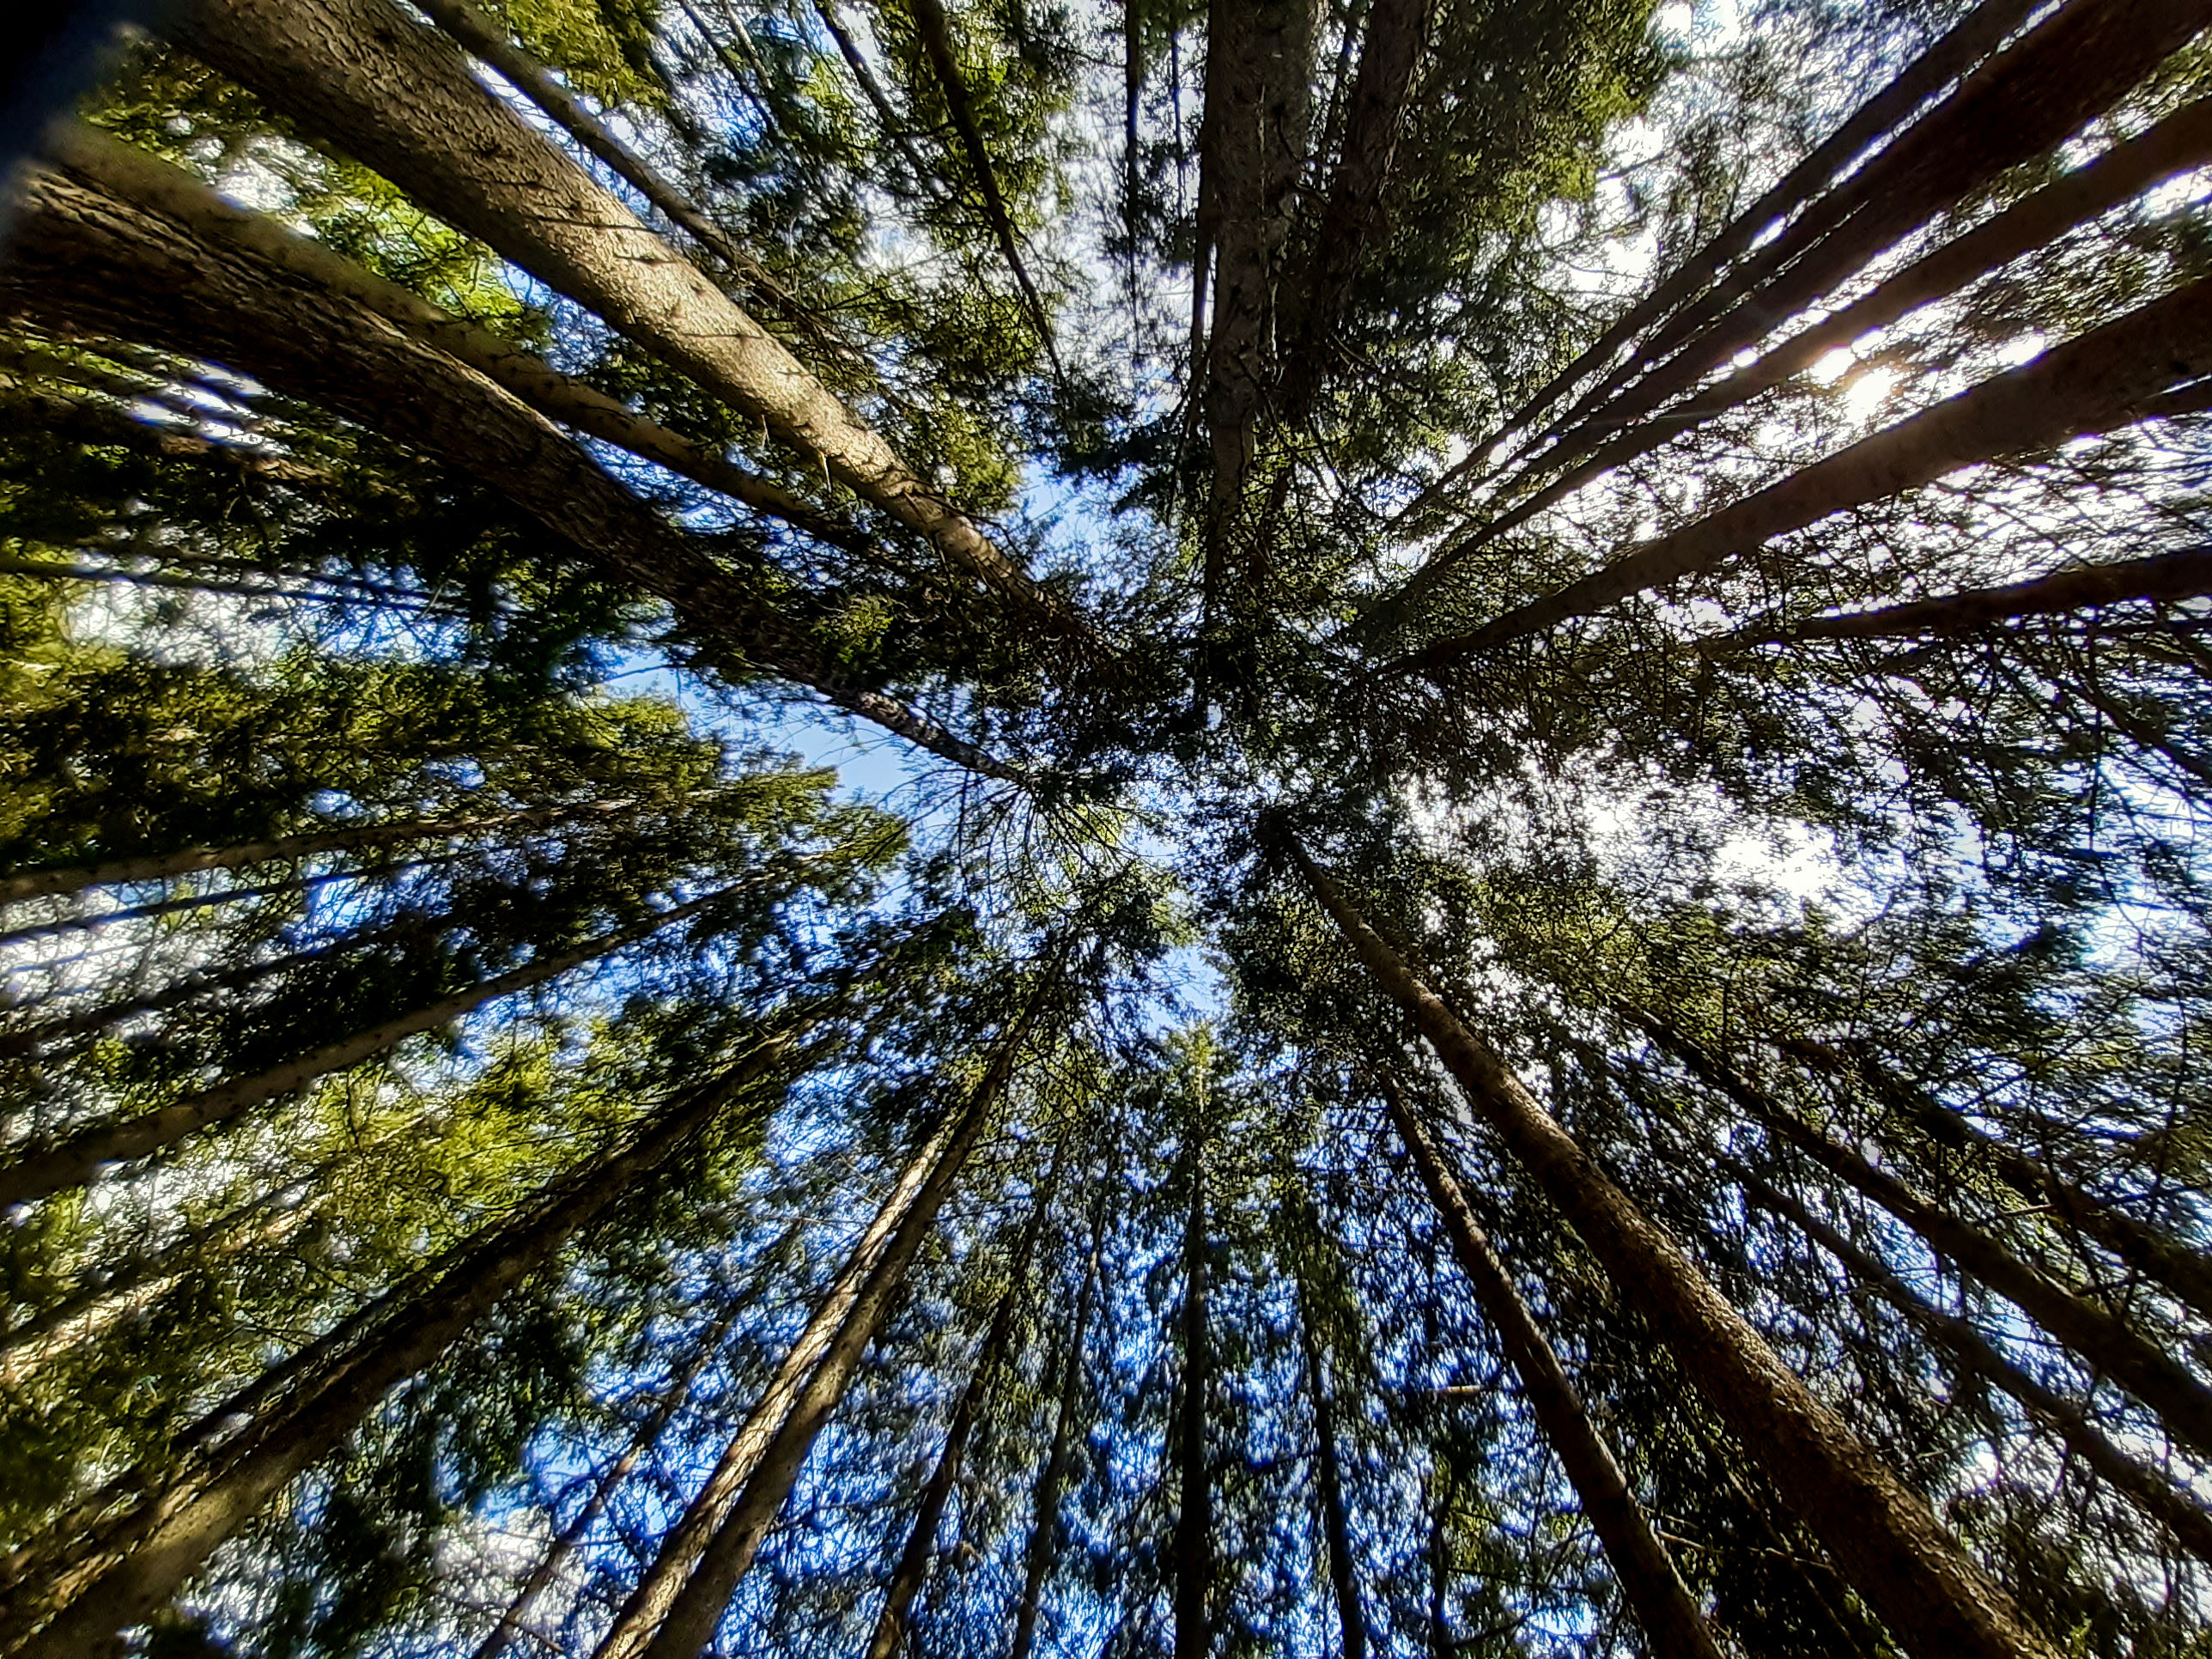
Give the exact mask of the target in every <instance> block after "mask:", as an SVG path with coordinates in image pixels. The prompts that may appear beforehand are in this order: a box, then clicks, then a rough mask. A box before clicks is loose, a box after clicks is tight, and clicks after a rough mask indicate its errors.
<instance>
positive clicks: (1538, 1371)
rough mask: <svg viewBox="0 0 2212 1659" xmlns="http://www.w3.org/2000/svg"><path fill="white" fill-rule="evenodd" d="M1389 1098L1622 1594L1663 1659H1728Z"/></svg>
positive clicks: (1428, 1149) (1434, 1150)
mask: <svg viewBox="0 0 2212 1659" xmlns="http://www.w3.org/2000/svg"><path fill="white" fill-rule="evenodd" d="M1383 1102H1384V1104H1385V1105H1386V1107H1387V1108H1388V1109H1389V1114H1390V1122H1391V1126H1392V1127H1394V1128H1395V1129H1396V1130H1397V1132H1398V1138H1399V1139H1401V1140H1402V1141H1403V1142H1404V1143H1405V1145H1406V1150H1407V1152H1408V1153H1409V1154H1411V1155H1412V1158H1413V1167H1414V1169H1415V1170H1418V1171H1419V1174H1420V1177H1421V1184H1422V1186H1423V1187H1425V1188H1427V1190H1428V1194H1429V1200H1430V1202H1431V1203H1432V1204H1434V1205H1435V1206H1436V1208H1437V1214H1438V1215H1439V1216H1441V1217H1442V1218H1443V1224H1444V1231H1445V1232H1446V1233H1447V1234H1448V1235H1449V1237H1450V1238H1451V1242H1452V1254H1453V1255H1454V1256H1455V1258H1457V1260H1458V1261H1459V1265H1460V1270H1461V1271H1462V1273H1465V1274H1466V1275H1467V1278H1468V1283H1469V1284H1470V1285H1473V1286H1474V1294H1475V1300H1476V1301H1477V1302H1478V1303H1479V1304H1480V1305H1481V1308H1482V1312H1483V1317H1484V1318H1485V1319H1486V1320H1487V1321H1488V1322H1489V1323H1490V1326H1491V1328H1492V1329H1493V1330H1494V1331H1496V1332H1497V1333H1498V1344H1499V1346H1502V1347H1503V1348H1504V1350H1505V1354H1506V1357H1507V1358H1509V1359H1510V1360H1511V1361H1512V1362H1513V1369H1514V1370H1515V1372H1516V1374H1517V1375H1518V1376H1520V1378H1521V1387H1522V1392H1523V1394H1524V1395H1525V1397H1526V1398H1527V1400H1528V1408H1529V1410H1530V1411H1531V1412H1533V1413H1534V1414H1535V1418H1536V1422H1537V1425H1538V1426H1539V1427H1540V1428H1541V1429H1542V1430H1543V1431H1544V1438H1545V1439H1546V1440H1547V1442H1549V1443H1550V1444H1551V1447H1552V1449H1553V1451H1555V1452H1557V1453H1558V1454H1559V1463H1560V1466H1561V1467H1562V1468H1565V1470H1566V1473H1567V1480H1568V1482H1569V1484H1571V1486H1573V1487H1574V1489H1575V1496H1576V1497H1577V1498H1578V1499H1579V1500H1580V1501H1581V1504H1582V1510H1583V1515H1584V1516H1586V1517H1588V1519H1589V1523H1590V1528H1591V1530H1593V1531H1594V1532H1595V1533H1596V1534H1597V1535H1598V1541H1599V1542H1600V1543H1601V1544H1602V1545H1604V1546H1605V1554H1606V1559H1607V1561H1608V1562H1610V1563H1611V1564H1612V1566H1613V1577H1615V1578H1616V1579H1618V1580H1619V1581H1620V1589H1621V1594H1622V1595H1623V1596H1624V1597H1626V1600H1627V1602H1628V1605H1629V1607H1631V1608H1632V1609H1633V1610H1634V1612H1635V1614H1636V1619H1637V1622H1638V1624H1640V1625H1641V1626H1643V1627H1644V1638H1645V1640H1646V1641H1648V1642H1649V1643H1650V1646H1651V1651H1652V1652H1653V1653H1654V1654H1656V1655H1659V1656H1662V1659H1722V1652H1721V1648H1720V1644H1718V1643H1717V1641H1715V1640H1714V1638H1713V1633H1712V1631H1711V1628H1710V1627H1708V1626H1707V1625H1706V1623H1705V1615H1704V1613H1701V1612H1700V1611H1699V1608H1698V1603H1697V1601H1696V1599H1695V1598H1694V1597H1693V1596H1692V1595H1691V1594H1690V1590H1689V1587H1688V1586H1687V1585H1686V1584H1685V1583H1683V1582H1682V1579H1681V1575H1680V1574H1679V1573H1678V1572H1676V1571H1675V1570H1674V1561H1673V1560H1672V1559H1670V1558H1669V1557H1668V1554H1667V1551H1666V1549H1665V1547H1663V1546H1662V1544H1661V1543H1660V1542H1659V1538H1658V1534H1656V1533H1655V1532H1654V1531H1653V1530H1652V1528H1651V1522H1650V1517H1648V1516H1646V1515H1645V1514H1644V1506H1643V1505H1642V1504H1639V1503H1638V1502H1637V1500H1636V1494H1635V1492H1632V1490H1630V1488H1629V1485H1628V1479H1627V1477H1626V1475H1625V1474H1622V1473H1621V1468H1620V1462H1618V1461H1617V1460H1616V1459H1615V1458H1614V1456H1613V1449H1612V1448H1611V1447H1610V1446H1608V1445H1607V1444H1606V1443H1605V1439H1604V1437H1603V1436H1601V1434H1599V1432H1598V1431H1597V1425H1595V1424H1594V1423H1592V1422H1591V1421H1590V1419H1589V1412H1588V1411H1587V1410H1586V1409H1584V1407H1583V1402H1582V1398H1581V1396H1580V1395H1578V1394H1577V1392H1576V1389H1575V1385H1574V1383H1573V1382H1572V1381H1571V1379H1570V1378H1569V1377H1568V1376H1567V1373H1566V1368H1565V1366H1563V1365H1561V1364H1560V1363H1559V1355H1558V1354H1556V1353H1555V1352H1553V1349H1552V1345H1551V1344H1550V1342H1548V1341H1547V1340H1545V1337H1544V1332H1543V1328H1541V1326H1539V1325H1538V1324H1537V1323H1536V1316H1534V1314H1533V1313H1531V1312H1530V1311H1529V1310H1528V1304H1527V1303H1525V1302H1523V1301H1522V1299H1521V1293H1520V1291H1518V1290H1516V1289H1515V1288H1514V1285H1513V1279H1512V1276H1511V1275H1510V1273H1507V1272H1506V1270H1505V1264H1504V1262H1502V1261H1499V1260H1498V1254H1497V1252H1496V1251H1495V1250H1493V1249H1492V1248H1491V1243H1490V1240H1489V1237H1488V1236H1487V1235H1486V1234H1485V1233H1484V1231H1482V1226H1481V1224H1480V1223H1479V1222H1478V1221H1476V1219H1475V1218H1474V1210H1473V1208H1472V1207H1471V1206H1469V1205H1468V1201H1467V1194H1465V1193H1464V1192H1462V1190H1461V1188H1460V1184H1459V1179H1458V1177H1457V1176H1455V1174H1454V1173H1453V1172H1452V1170H1451V1169H1450V1167H1449V1165H1448V1164H1446V1163H1445V1162H1444V1158H1443V1152H1442V1151H1441V1150H1440V1149H1439V1148H1438V1147H1437V1144H1436V1141H1435V1139H1433V1138H1432V1137H1431V1135H1430V1133H1429V1132H1428V1128H1427V1126H1425V1124H1423V1123H1422V1122H1421V1121H1420V1119H1419V1117H1418V1116H1416V1115H1414V1113H1413V1109H1412V1108H1411V1107H1409V1106H1408V1105H1407V1103H1406V1100H1405V1097H1404V1096H1403V1095H1401V1093H1400V1092H1399V1091H1398V1088H1397V1086H1396V1085H1395V1083H1391V1082H1389V1081H1387V1080H1386V1081H1385V1082H1384V1084H1383Z"/></svg>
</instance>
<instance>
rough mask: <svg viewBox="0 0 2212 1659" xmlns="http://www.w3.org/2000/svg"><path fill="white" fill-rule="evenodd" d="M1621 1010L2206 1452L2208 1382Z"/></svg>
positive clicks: (1681, 1037) (1695, 1048)
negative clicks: (2199, 1379)
mask: <svg viewBox="0 0 2212 1659" xmlns="http://www.w3.org/2000/svg"><path fill="white" fill-rule="evenodd" d="M1623 1012H1625V1013H1626V1014H1627V1017H1628V1018H1631V1019H1632V1020H1633V1021H1634V1022H1635V1023H1636V1024H1638V1026H1639V1027H1641V1028H1642V1029H1643V1030H1644V1031H1645V1032H1647V1033H1648V1034H1649V1035H1650V1037H1651V1038H1652V1040H1653V1041H1654V1042H1656V1043H1657V1044H1658V1045H1659V1047H1660V1048H1662V1049H1664V1050H1665V1051H1666V1052H1667V1053H1668V1054H1672V1055H1674V1058H1675V1059H1676V1060H1679V1061H1680V1062H1681V1064H1682V1065H1683V1066H1686V1067H1687V1068H1688V1069H1689V1071H1690V1072H1692V1073H1693V1074H1694V1075H1696V1076H1697V1077H1698V1078H1699V1079H1701V1080H1703V1081H1704V1082H1705V1084H1707V1085H1709V1086H1711V1087H1712V1088H1714V1089H1717V1090H1718V1091H1720V1092H1721V1093H1723V1095H1725V1096H1727V1097H1728V1098H1729V1099H1730V1100H1732V1101H1734V1102H1735V1103H1736V1104H1737V1105H1738V1106H1740V1107H1741V1108H1742V1109H1743V1110H1744V1111H1745V1112H1747V1113H1748V1114H1749V1115H1751V1117H1752V1119H1753V1121H1755V1122H1756V1123H1758V1124H1759V1126H1760V1127H1762V1128H1764V1129H1766V1130H1768V1131H1769V1132H1771V1133H1773V1134H1774V1135H1775V1136H1777V1137H1778V1139H1781V1140H1782V1141H1783V1142H1784V1143H1785V1144H1786V1145H1788V1146H1793V1147H1795V1148H1796V1150H1797V1151H1799V1152H1802V1153H1804V1154H1805V1156H1806V1157H1807V1158H1810V1159H1812V1160H1813V1162H1814V1163H1815V1164H1819V1165H1820V1167H1821V1168H1822V1169H1824V1170H1827V1171H1828V1172H1829V1173H1830V1174H1831V1175H1832V1176H1836V1177H1838V1179H1839V1180H1841V1181H1843V1182H1845V1183H1846V1184H1847V1185H1849V1186H1850V1188H1852V1190H1854V1191H1856V1192H1857V1193H1860V1194H1863V1195H1864V1196H1865V1197H1867V1198H1869V1199H1870V1200H1873V1201H1874V1202H1875V1203H1876V1204H1878V1205H1880V1206H1881V1207H1882V1208H1883V1209H1885V1210H1887V1211H1888V1212H1890V1213H1891V1214H1892V1215H1893V1216H1895V1217H1896V1218H1898V1219H1899V1221H1902V1222H1903V1223H1904V1224H1905V1225H1906V1226H1908V1227H1910V1228H1911V1230H1912V1231H1914V1232H1916V1233H1917V1234H1919V1235H1920V1237H1922V1238H1923V1239H1924V1240H1925V1241H1926V1242H1927V1243H1928V1245H1929V1248H1930V1249H1934V1250H1936V1251H1937V1252H1938V1253H1939V1254H1941V1255H1944V1256H1946V1257H1948V1259H1949V1260H1950V1261H1952V1262H1953V1263H1954V1264H1955V1265H1956V1266H1957V1267H1958V1268H1959V1270H1960V1272H1961V1273H1966V1274H1967V1275H1969V1276H1970V1277H1972V1278H1974V1279H1979V1280H1980V1281H1981V1282H1982V1283H1983V1284H1984V1285H1988V1286H1989V1287H1990V1289H1991V1290H1993V1291H1996V1292H1997V1294H1998V1295H2000V1296H2002V1297H2005V1298H2006V1300H2008V1301H2009V1302H2012V1303H2014V1304H2016V1305H2017V1306H2018V1307H2019V1308H2020V1309H2021V1311H2022V1312H2024V1313H2026V1314H2027V1316H2029V1317H2030V1318H2032V1319H2033V1320H2034V1321H2035V1322H2036V1323H2037V1324H2038V1325H2039V1326H2041V1327H2042V1328H2043V1329H2044V1330H2045V1331H2046V1332H2048V1333H2049V1334H2051V1336H2053V1337H2055V1338H2056V1339H2057V1340H2059V1341H2060V1342H2062V1343H2063V1344H2064V1345H2065V1346H2067V1347H2069V1348H2071V1349H2072V1350H2073V1351H2074V1352H2075V1353H2077V1354H2079V1355H2081V1358H2084V1359H2086V1360H2087V1361H2088V1362H2089V1363H2090V1364H2093V1365H2094V1366H2096V1367H2097V1368H2098V1370H2100V1371H2102V1372H2103V1373H2104V1374H2105V1375H2106V1376H2109V1377H2111V1378H2112V1381H2113V1382H2115V1383H2118V1384H2119V1386H2120V1387H2122V1388H2124V1389H2126V1390H2127V1391H2128V1392H2129V1393H2130V1394H2132V1395H2135V1396H2136V1399H2138V1400H2140V1401H2142V1402H2143V1404H2145V1405H2146V1406H2148V1407H2150V1408H2151V1409H2152V1410H2153V1411H2154V1412H2156V1413H2158V1416H2159V1419H2160V1421H2162V1422H2163V1423H2164V1424H2165V1425H2166V1428H2167V1430H2168V1431H2170V1432H2171V1433H2172V1435H2173V1437H2174V1438H2175V1439H2177V1440H2179V1441H2180V1442H2181V1443H2183V1444H2185V1445H2186V1446H2189V1447H2191V1449H2194V1450H2197V1451H2198V1452H2203V1453H2212V1389H2208V1388H2206V1387H2205V1386H2204V1384H2203V1383H2200V1382H2199V1381H2198V1380H2197V1378H2196V1377H2195V1376H2192V1375H2191V1373H2190V1371H2189V1370H2188V1369H2187V1368H2186V1367H2185V1366H2184V1365H2183V1364H2181V1362H2180V1361H2179V1359H2177V1358H2174V1357H2173V1355H2172V1353H2170V1352H2167V1351H2166V1349H2164V1348H2162V1347H2160V1346H2159V1345H2158V1344H2157V1343H2155V1342H2153V1341H2151V1340H2149V1339H2148V1338H2147V1337H2145V1336H2144V1335H2143V1334H2142V1333H2141V1332H2139V1331H2138V1330H2136V1328H2134V1327H2133V1326H2132V1325H2130V1324H2129V1323H2128V1322H2126V1321H2124V1320H2122V1319H2120V1318H2118V1317H2117V1316H2114V1315H2113V1314H2112V1313H2110V1312H2108V1311H2107V1310H2105V1309H2103V1308H2101V1307H2099V1306H2098V1305H2097V1304H2094V1303H2093V1302H2091V1301H2089V1300H2087V1298H2086V1297H2081V1296H2077V1295H2075V1293H2074V1292H2073V1291H2069V1290H2068V1289H2067V1288H2066V1287H2065V1286H2063V1285H2058V1284H2056V1283H2054V1282H2053V1281H2052V1280H2051V1279H2047V1278H2045V1276H2044V1275H2043V1274H2042V1273H2040V1272H2039V1271H2038V1270H2037V1269H2036V1268H2034V1267H2032V1266H2030V1265H2029V1264H2028V1263H2027V1262H2025V1261H2021V1259H2020V1258H2019V1257H2018V1256H2016V1255H2014V1254H2013V1253H2012V1252H2011V1251H2009V1250H2008V1249H2005V1248H2004V1247H2003V1246H2002V1245H2001V1244H1998V1243H1996V1241H1995V1240H1993V1239H1991V1238H1990V1237H1988V1236H1987V1235H1986V1234H1984V1233H1983V1232H1982V1231H1980V1230H1979V1229H1978V1228H1976V1227H1972V1226H1970V1225H1967V1224H1966V1222H1964V1221H1961V1220H1960V1219H1959V1218H1958V1217H1956V1216H1954V1215H1953V1214H1951V1213H1950V1212H1948V1210H1945V1209H1943V1208H1942V1206H1939V1205H1936V1204H1934V1203H1931V1202H1929V1200H1927V1199H1924V1198H1923V1197H1922V1196H1921V1195H1920V1194H1918V1193H1917V1192H1915V1191H1913V1190H1912V1189H1911V1188H1910V1187H1907V1186H1906V1185H1905V1183H1904V1182H1901V1181H1899V1179H1898V1178H1897V1177H1896V1176H1893V1175H1891V1174H1890V1173H1889V1172H1888V1171H1887V1170H1878V1169H1876V1168H1875V1166H1874V1165H1873V1164H1870V1163H1869V1162H1868V1161H1867V1160H1866V1159H1865V1158H1863V1157H1861V1156H1860V1155H1859V1153H1857V1152H1855V1151H1854V1150H1852V1149H1851V1148H1850V1147H1849V1146H1844V1145H1843V1144H1842V1143H1840V1142H1839V1141H1837V1140H1835V1139H1832V1137H1830V1136H1828V1135H1826V1134H1824V1133H1821V1132H1820V1131H1819V1130H1817V1129H1815V1128H1814V1127H1812V1126H1810V1125H1809V1124H1807V1123H1804V1122H1802V1121H1799V1119H1798V1118H1797V1117H1796V1115H1794V1114H1792V1113H1791V1112H1790V1111H1788V1110H1787V1109H1784V1107H1783V1105H1782V1104H1781V1103H1779V1102H1778V1101H1776V1100H1774V1099H1772V1098H1771V1097H1769V1096H1768V1095H1767V1093H1766V1091H1765V1090H1763V1089H1760V1088H1759V1087H1758V1086H1757V1085H1755V1084H1753V1083H1752V1082H1751V1081H1750V1079H1747V1078H1746V1077H1744V1076H1742V1075H1741V1073H1738V1072H1737V1071H1736V1070H1735V1068H1734V1067H1733V1066H1727V1065H1724V1064H1723V1063H1722V1062H1721V1061H1720V1060H1717V1059H1716V1058H1715V1057H1714V1056H1713V1055H1711V1054H1707V1053H1706V1052H1705V1049H1704V1048H1702V1047H1701V1046H1700V1045H1699V1044H1698V1043H1697V1042H1695V1041H1694V1040H1693V1039H1692V1038H1691V1037H1689V1036H1686V1034H1685V1033H1683V1032H1681V1031H1679V1030H1675V1029H1674V1027H1673V1026H1671V1025H1669V1024H1667V1023H1666V1022H1665V1021H1664V1020H1662V1019H1660V1018H1657V1017H1656V1016H1654V1015H1652V1014H1650V1013H1647V1012H1643V1011H1640V1010H1638V1011H1628V1010H1624V1011H1623Z"/></svg>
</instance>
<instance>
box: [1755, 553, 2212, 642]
mask: <svg viewBox="0 0 2212 1659" xmlns="http://www.w3.org/2000/svg"><path fill="white" fill-rule="evenodd" d="M2208 593H2212V547H2185V548H2183V549H2181V550H2179V551H2177V552H2172V553H2154V554H2152V555H2151V556H2149V557H2148V558H2142V559H2118V560H2115V561H2114V562H2112V563H2111V564H2093V565H2088V566H2086V567H2084V568H2081V569H2078V570H2054V571H2053V572H2051V574H2049V575H2048V576H2037V577H2034V578H2033V579H2032V580H2027V581H2022V582H2008V583H2006V584H2005V585H2004V586H2002V587H1969V588H1966V589H1964V590H1962V591H1960V592H1956V593H1945V594H1942V595H1941V596H1940V597H1938V598H1936V599H1914V600H1911V602H1909V603H1907V604H1905V605H1886V606H1884V607H1883V608H1882V609H1881V610H1879V611H1854V612H1852V613H1851V614H1850V615H1849V616H1843V617H1808V618H1807V619H1806V620H1805V621H1803V622H1800V623H1790V625H1788V626H1787V627H1783V628H1774V629H1756V628H1753V629H1743V630H1741V631H1740V632H1738V633H1734V634H1726V635H1722V636H1721V637H1720V638H1719V639H1717V640H1715V641H1712V647H1714V648H1726V647H1737V646H1752V645H1778V644H1796V643H1797V642H1798V641H1802V640H1867V639H1886V638H1888V639H1893V638H1897V637H1899V636H1926V635H1934V636H1936V637H1939V638H1940V637H1945V636H1950V635H1960V634H1972V633H1975V632H1978V630H1980V629H1985V628H1988V627H1990V626H1991V625H1992V624H1994V623H2001V622H2008V621H2010V620H2011V619H2012V618H2014V617H2050V616H2057V615H2060V614H2063V613H2064V612H2066V611H2092V610H2095V609H2098V608H2099V607H2100V606H2104V605H2128V604H2131V603H2132V604H2142V605H2171V604H2173V603H2175V602H2177V601H2179V600H2182V599H2203V597H2204V596H2205V595H2206V594H2208Z"/></svg>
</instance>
